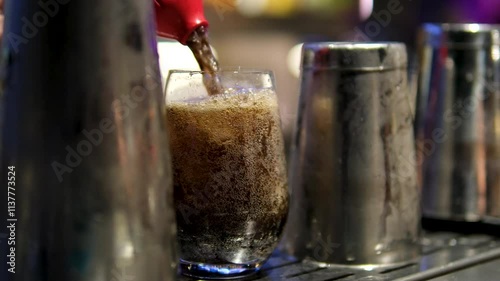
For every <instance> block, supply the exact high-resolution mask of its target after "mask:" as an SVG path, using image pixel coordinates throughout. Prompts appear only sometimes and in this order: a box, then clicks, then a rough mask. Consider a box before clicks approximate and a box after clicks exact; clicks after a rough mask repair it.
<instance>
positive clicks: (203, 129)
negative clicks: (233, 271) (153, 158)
mask: <svg viewBox="0 0 500 281" xmlns="http://www.w3.org/2000/svg"><path fill="white" fill-rule="evenodd" d="M231 91H233V90H229V92H226V93H225V94H222V95H215V96H210V97H209V98H208V99H206V100H203V101H196V102H173V103H169V104H168V105H167V119H168V131H169V136H170V144H171V146H170V147H171V151H172V162H173V168H174V199H175V206H176V211H177V213H176V214H177V226H178V240H179V243H180V250H181V259H182V260H184V261H189V262H195V263H206V264H221V265H222V264H246V263H255V262H262V261H264V260H265V259H267V257H268V256H269V255H270V254H271V253H272V251H273V249H274V248H275V247H276V246H277V243H278V240H279V238H280V235H281V232H282V229H283V226H284V223H285V220H286V215H287V211H288V191H287V177H286V171H285V159H284V151H283V139H282V134H281V129H280V119H279V113H278V104H277V101H276V97H275V94H274V92H272V91H271V90H259V91H255V90H254V91H253V92H252V91H251V90H250V93H248V92H246V93H243V94H240V93H237V92H231ZM243 105H244V106H243Z"/></svg>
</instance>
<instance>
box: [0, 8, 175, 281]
mask: <svg viewBox="0 0 500 281" xmlns="http://www.w3.org/2000/svg"><path fill="white" fill-rule="evenodd" d="M52 2H53V3H55V1H52ZM61 2H62V1H59V3H61ZM65 2H66V3H64V4H65V5H62V3H61V5H60V6H57V4H55V5H56V7H59V8H58V9H59V10H58V12H57V15H54V16H53V17H51V18H50V23H48V24H47V25H44V26H43V28H40V29H36V31H35V33H36V34H35V35H36V36H35V35H33V36H30V37H29V40H27V39H23V40H26V42H24V41H23V44H17V45H16V44H5V45H4V46H3V47H4V50H3V52H2V55H3V56H4V57H3V58H2V59H3V60H4V62H5V66H6V67H7V73H8V75H6V76H4V77H2V78H4V79H5V80H3V81H1V82H3V83H2V86H4V88H2V91H1V93H0V98H1V104H0V107H1V109H0V111H1V113H2V116H1V117H0V119H1V120H2V126H1V131H0V134H1V136H2V138H1V145H0V147H1V150H2V151H1V162H0V167H1V170H2V171H5V173H7V167H9V166H15V172H16V175H15V176H16V186H15V188H16V189H17V191H16V192H15V193H16V195H17V198H16V199H17V200H15V201H16V203H17V212H16V215H17V217H18V218H19V220H18V221H15V226H16V233H17V237H16V240H17V241H15V245H11V246H10V247H15V251H14V252H15V264H16V265H17V271H16V272H15V274H13V276H12V278H13V279H12V280H16V281H46V280H50V281H69V280H73V281H76V280H78V281H91V280H92V281H97V280H100V281H103V280H106V281H110V280H121V281H126V280H127V281H131V280H138V281H139V280H148V281H164V280H174V278H175V276H176V264H177V260H178V257H177V254H176V252H177V251H176V250H177V248H176V225H175V216H174V215H175V213H174V208H173V190H172V182H171V181H172V173H171V164H170V158H169V150H168V149H167V148H168V142H167V134H166V128H165V127H166V126H165V124H164V117H163V113H162V95H161V80H160V74H159V68H158V64H157V56H156V51H155V44H156V42H155V33H154V30H153V28H152V27H153V24H152V19H151V17H150V15H151V14H152V5H151V3H150V2H148V1H142V0H119V1H118V0H112V1H86V0H84V1H65ZM68 2H69V3H68ZM40 3H41V2H40ZM40 3H39V2H35V1H12V2H10V3H9V4H10V5H9V9H10V11H12V14H9V15H12V16H8V17H6V34H24V32H23V30H25V29H26V22H25V21H24V20H25V19H26V18H30V19H31V17H32V16H33V15H38V14H40V13H41V14H42V15H43V14H44V13H43V12H42V11H40ZM46 3H48V2H46ZM5 179H7V178H6V177H5ZM3 185H4V186H7V183H4V184H3ZM9 186H11V185H9ZM10 191H13V193H14V190H10ZM6 193H7V192H6ZM12 223H14V222H12ZM2 242H3V241H2ZM2 247H3V244H2ZM2 274H3V272H2ZM9 274H10V273H9ZM0 279H2V280H6V279H3V278H1V277H0Z"/></svg>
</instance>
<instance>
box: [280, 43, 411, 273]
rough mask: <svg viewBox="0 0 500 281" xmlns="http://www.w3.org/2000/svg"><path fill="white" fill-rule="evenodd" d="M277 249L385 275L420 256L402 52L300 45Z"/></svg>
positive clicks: (388, 46) (400, 47)
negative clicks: (286, 205)
mask: <svg viewBox="0 0 500 281" xmlns="http://www.w3.org/2000/svg"><path fill="white" fill-rule="evenodd" d="M302 56H303V58H302V88H301V94H300V102H299V116H298V128H297V132H296V136H295V141H294V149H293V152H292V160H291V169H290V177H291V190H292V195H291V209H290V215H289V219H288V223H287V226H286V230H285V234H284V238H283V241H282V243H281V245H280V248H281V250H284V251H286V252H288V253H289V254H292V255H295V256H297V257H299V258H304V259H308V260H312V261H316V262H320V263H333V264H344V265H371V266H384V265H393V264H398V263H403V262H407V261H409V260H413V259H415V258H417V257H418V256H419V244H418V242H419V241H418V240H419V234H420V208H419V202H420V196H419V190H418V186H417V178H416V165H415V163H414V157H415V150H414V141H413V138H414V134H413V127H412V123H413V116H412V112H411V109H410V105H409V93H408V86H407V53H406V48H405V46H404V44H402V43H329V42H325V43H315V44H305V45H304V48H303V54H302Z"/></svg>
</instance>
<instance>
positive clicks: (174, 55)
mask: <svg viewBox="0 0 500 281" xmlns="http://www.w3.org/2000/svg"><path fill="white" fill-rule="evenodd" d="M212 51H213V52H214V55H215V57H217V51H216V50H215V49H214V48H212ZM158 56H159V63H160V71H161V75H162V81H163V82H165V79H166V78H167V75H168V72H169V71H170V70H172V69H184V70H200V66H199V65H198V62H197V61H196V59H195V57H194V56H193V52H191V50H190V49H189V47H187V46H185V45H182V44H181V43H179V42H177V41H170V40H163V39H159V41H158Z"/></svg>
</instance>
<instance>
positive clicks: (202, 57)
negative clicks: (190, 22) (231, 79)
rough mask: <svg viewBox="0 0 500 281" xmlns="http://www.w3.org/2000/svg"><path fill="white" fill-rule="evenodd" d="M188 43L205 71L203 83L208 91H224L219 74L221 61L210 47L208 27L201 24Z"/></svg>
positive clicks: (210, 92) (219, 92) (211, 92)
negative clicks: (219, 61)
mask: <svg viewBox="0 0 500 281" xmlns="http://www.w3.org/2000/svg"><path fill="white" fill-rule="evenodd" d="M187 45H188V46H189V48H190V49H191V51H192V52H193V55H194V57H195V58H196V61H197V62H198V64H199V65H200V69H201V70H202V71H204V72H205V74H204V76H203V83H205V87H206V88H207V91H208V93H209V94H210V95H216V94H221V93H223V92H224V89H223V88H222V85H221V82H220V79H219V76H218V75H217V71H219V63H218V62H217V59H216V58H215V56H214V54H213V53H212V49H211V48H210V44H209V42H208V32H207V29H206V27H204V26H201V27H199V28H198V29H197V30H195V31H194V32H193V35H191V37H190V38H189V40H188V42H187Z"/></svg>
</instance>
